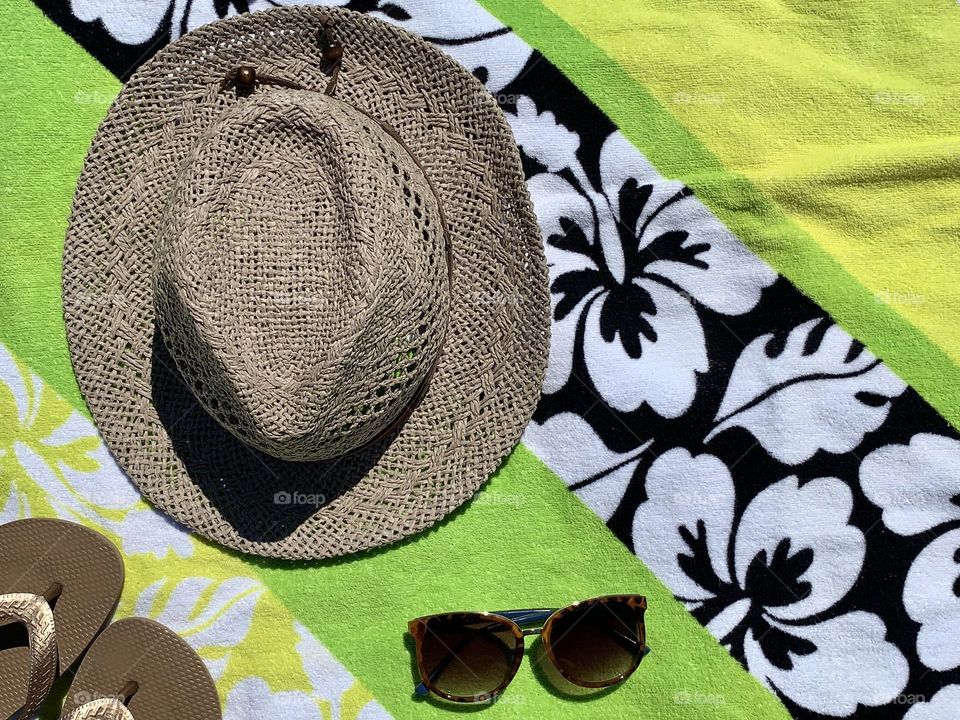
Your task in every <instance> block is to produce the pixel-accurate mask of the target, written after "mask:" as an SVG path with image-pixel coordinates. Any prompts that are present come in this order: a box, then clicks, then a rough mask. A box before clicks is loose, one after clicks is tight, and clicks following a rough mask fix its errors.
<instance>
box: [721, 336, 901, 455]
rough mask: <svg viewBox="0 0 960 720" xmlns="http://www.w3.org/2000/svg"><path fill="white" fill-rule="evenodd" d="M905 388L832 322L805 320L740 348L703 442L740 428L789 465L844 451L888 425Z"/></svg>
mask: <svg viewBox="0 0 960 720" xmlns="http://www.w3.org/2000/svg"><path fill="white" fill-rule="evenodd" d="M906 389H907V386H906V383H904V382H903V380H901V379H900V378H899V377H897V375H896V374H894V372H893V371H892V370H890V368H888V367H887V366H886V365H884V364H883V363H882V362H880V360H879V359H878V358H876V357H875V356H874V355H873V354H871V353H870V352H869V351H868V350H866V348H864V346H863V345H862V344H861V343H859V342H857V341H856V340H854V339H853V338H852V337H850V335H848V334H847V332H846V331H844V330H843V328H841V327H839V326H838V325H835V324H833V322H832V321H831V320H830V319H829V318H819V319H813V320H808V321H807V322H805V323H801V324H800V325H797V326H796V327H795V328H793V329H792V330H791V331H790V332H789V334H787V335H786V336H785V337H778V336H776V335H774V334H772V333H771V334H766V335H761V336H760V337H758V338H756V339H755V340H753V341H752V342H751V343H750V344H749V345H747V346H746V347H745V348H744V349H743V352H742V353H741V354H740V357H739V358H737V362H736V364H735V365H734V368H733V373H732V374H731V375H730V381H729V383H728V384H727V390H726V393H724V396H723V401H722V402H721V403H720V408H719V409H718V410H717V415H716V418H715V419H714V422H715V425H714V427H713V429H712V430H711V431H710V432H709V433H708V435H707V437H706V438H705V440H704V442H710V440H711V439H713V438H714V437H716V436H717V435H719V434H720V433H722V432H723V431H724V430H727V429H728V428H731V427H743V428H746V429H747V430H749V431H750V433H751V434H753V436H754V437H755V438H757V442H759V443H760V444H761V445H763V448H764V449H765V450H766V451H767V452H768V453H770V454H771V455H772V456H773V457H775V458H776V459H777V460H779V461H780V462H782V463H784V464H787V465H796V464H798V463H802V462H805V461H807V460H809V459H810V458H811V457H813V456H814V455H815V454H816V453H817V451H818V450H826V451H828V452H832V453H835V454H840V453H846V452H849V451H851V450H853V449H854V448H855V447H857V446H858V445H860V443H861V442H863V438H864V436H865V435H866V434H867V433H868V432H872V431H874V430H876V429H877V428H879V427H880V426H881V425H883V423H884V422H885V421H886V419H887V415H888V414H889V412H890V404H891V402H892V399H893V398H895V397H898V396H899V395H901V394H902V393H903V391H904V390H906Z"/></svg>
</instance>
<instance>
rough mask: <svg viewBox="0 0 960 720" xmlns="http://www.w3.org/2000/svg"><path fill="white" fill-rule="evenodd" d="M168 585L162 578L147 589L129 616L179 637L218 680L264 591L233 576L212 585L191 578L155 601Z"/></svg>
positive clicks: (249, 580) (207, 580)
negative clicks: (152, 622)
mask: <svg viewBox="0 0 960 720" xmlns="http://www.w3.org/2000/svg"><path fill="white" fill-rule="evenodd" d="M168 585H169V583H168V581H167V580H166V579H163V580H158V581H157V582H155V583H153V584H152V585H150V586H149V587H147V588H146V589H145V590H144V591H143V592H142V593H141V594H140V597H138V598H137V602H136V606H135V607H134V614H135V615H140V616H143V617H150V618H153V619H154V620H156V621H157V622H159V623H161V624H163V625H165V626H167V627H168V628H170V629H171V630H173V631H174V632H176V633H177V634H179V635H180V636H181V637H183V639H184V640H186V641H187V642H188V643H190V646H191V647H192V648H193V649H194V650H196V651H197V653H198V654H199V655H200V657H202V658H203V660H204V662H205V663H206V664H207V669H208V670H209V671H210V674H211V675H212V676H213V678H214V679H215V680H216V679H218V678H220V676H221V675H223V673H224V670H226V667H227V664H228V662H229V660H230V654H231V653H232V652H233V649H234V648H235V647H236V646H237V645H239V644H240V643H241V642H243V639H244V638H245V637H246V636H247V633H248V632H249V631H250V624H251V622H252V620H253V612H254V610H255V609H256V606H257V603H258V602H259V600H260V597H261V596H262V595H263V593H264V590H265V588H264V587H263V585H262V584H261V583H260V582H258V581H257V580H254V579H253V578H246V577H233V578H229V579H227V580H224V581H223V582H220V583H217V584H216V585H215V586H214V580H213V579H212V578H207V577H191V578H186V579H184V580H182V581H180V582H179V583H177V584H176V585H175V586H174V587H173V588H172V590H170V593H169V596H167V597H166V599H165V600H164V601H163V602H157V598H158V596H159V595H161V593H163V592H164V591H165V590H166V589H167V586H168ZM211 588H212V593H211V592H210V591H211Z"/></svg>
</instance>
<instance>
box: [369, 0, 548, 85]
mask: <svg viewBox="0 0 960 720" xmlns="http://www.w3.org/2000/svg"><path fill="white" fill-rule="evenodd" d="M351 7H354V8H355V9H357V10H361V11H365V12H370V13H371V14H372V15H374V16H376V17H379V18H380V19H381V20H386V21H388V22H392V23H394V24H396V25H399V26H400V27H402V28H404V29H406V30H410V31H411V32H414V33H416V34H417V35H420V36H421V37H422V38H423V39H424V40H426V41H427V42H430V43H433V44H434V45H437V46H438V47H439V48H440V49H441V50H443V51H444V52H445V53H447V54H448V55H450V56H451V57H453V58H454V59H455V60H456V61H457V62H459V63H460V64H461V65H463V66H464V67H466V68H467V69H468V70H470V72H472V73H473V74H474V75H475V76H476V77H477V78H478V79H479V80H480V81H481V82H483V83H484V84H485V85H486V86H487V89H488V90H490V92H492V93H499V92H500V91H501V90H502V89H503V88H504V87H506V86H507V85H509V84H510V83H511V82H513V80H514V79H516V77H517V76H518V75H519V74H520V72H521V71H522V70H523V68H524V66H525V65H526V64H527V61H528V60H529V58H530V55H531V54H532V52H533V48H531V47H530V46H529V45H527V43H525V42H524V41H523V40H522V39H521V38H520V37H518V36H517V35H516V34H514V33H513V32H511V31H510V28H508V27H505V26H504V25H503V23H501V22H500V21H499V20H497V18H495V17H494V16H493V15H491V14H490V13H489V12H487V11H486V10H485V9H484V8H483V6H482V5H480V4H479V3H477V2H475V1H474V0H444V2H431V1H430V0H366V2H362V3H359V4H358V3H354V4H352V5H351Z"/></svg>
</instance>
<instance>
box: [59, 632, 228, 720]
mask: <svg viewBox="0 0 960 720" xmlns="http://www.w3.org/2000/svg"><path fill="white" fill-rule="evenodd" d="M129 688H135V689H136V690H135V692H134V693H133V696H132V697H131V698H130V700H129V703H128V705H127V708H128V709H129V710H130V714H131V715H133V717H134V718H136V720H184V718H190V720H221V713H220V699H219V697H218V696H217V689H216V686H214V684H213V679H212V678H211V677H210V673H209V672H208V671H207V668H206V666H205V665H204V664H203V660H201V659H200V657H199V656H198V655H197V654H196V653H195V652H194V651H193V648H191V647H190V646H189V645H187V643H186V642H184V641H183V639H181V638H180V636H179V635H177V634H176V633H174V632H172V631H171V630H168V629H167V628H165V627H164V626H163V625H161V624H159V623H157V622H154V621H153V620H146V619H144V618H128V619H125V620H118V621H117V622H115V623H114V624H113V625H111V626H110V627H108V628H107V629H106V630H104V631H103V633H102V634H101V635H100V637H98V638H97V640H96V642H94V644H93V645H92V646H91V647H90V650H89V651H88V652H87V655H86V657H85V658H84V660H83V663H82V664H81V665H80V669H79V670H78V671H77V676H76V678H74V681H73V684H72V685H71V686H70V690H69V691H68V692H67V698H66V702H65V703H64V706H63V714H64V715H66V714H68V713H70V712H72V711H73V710H76V709H77V708H78V707H80V706H82V705H84V704H85V703H88V702H93V701H94V700H99V699H102V698H116V697H120V695H121V694H125V693H124V690H125V689H129Z"/></svg>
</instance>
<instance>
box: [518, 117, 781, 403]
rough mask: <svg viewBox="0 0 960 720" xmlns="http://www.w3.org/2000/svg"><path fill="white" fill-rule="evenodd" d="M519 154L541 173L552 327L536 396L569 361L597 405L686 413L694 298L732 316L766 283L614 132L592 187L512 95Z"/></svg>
mask: <svg viewBox="0 0 960 720" xmlns="http://www.w3.org/2000/svg"><path fill="white" fill-rule="evenodd" d="M511 124H512V125H513V128H514V131H515V133H516V135H517V140H518V143H519V144H520V146H521V147H522V149H523V151H524V153H525V154H526V155H527V156H528V157H530V158H532V159H533V160H535V161H537V162H538V163H540V164H541V165H542V166H543V167H545V168H546V169H547V170H548V171H550V172H544V173H541V174H538V175H535V176H533V177H532V178H530V180H529V181H528V187H529V188H530V192H531V195H532V196H533V201H534V205H535V207H536V211H537V217H538V218H539V220H540V229H541V232H542V234H543V237H544V239H545V241H546V252H547V263H548V265H549V268H550V280H551V293H552V311H553V331H552V338H551V352H550V363H549V368H548V370H547V378H546V382H545V385H544V391H545V392H546V393H548V394H549V393H553V392H557V391H558V390H560V389H561V388H562V387H563V386H564V385H565V384H566V383H567V381H568V379H569V377H570V374H571V370H572V368H573V367H574V364H575V362H576V360H577V358H578V357H580V358H582V360H583V362H585V364H586V368H587V372H588V374H589V379H590V381H591V383H592V384H593V386H594V388H595V389H596V390H597V392H598V393H599V394H600V396H601V397H602V398H603V399H604V401H606V403H607V404H608V405H609V406H610V407H612V408H615V409H616V410H620V411H623V412H630V411H633V410H636V409H637V408H639V407H640V406H641V405H643V404H645V403H646V404H649V406H650V407H651V408H652V409H653V410H654V411H655V412H657V413H658V414H660V415H661V416H663V417H666V418H676V417H679V416H680V415H682V414H683V413H684V412H685V411H686V410H688V409H689V408H690V406H691V404H692V402H693V399H694V396H695V395H696V390H697V375H698V374H702V373H705V372H706V371H707V370H708V359H707V351H706V344H705V338H704V332H703V327H702V325H701V322H700V318H699V316H698V311H697V307H696V306H697V305H698V304H700V305H703V306H705V307H708V308H710V309H711V310H714V311H716V312H720V313H725V314H732V315H739V314H742V313H746V312H748V311H749V310H751V309H752V308H753V307H754V306H755V305H756V304H757V302H758V301H759V299H760V294H761V292H762V290H763V288H765V287H767V286H769V285H771V284H772V283H773V282H774V281H775V280H776V277H777V276H776V273H774V272H773V270H771V269H770V268H769V267H768V266H767V265H766V264H765V263H763V261H761V260H760V259H759V258H757V256H755V255H753V254H752V253H751V252H750V251H749V250H747V249H746V248H745V247H744V246H743V245H742V244H741V243H740V242H739V241H738V240H737V239H736V238H734V237H733V236H732V235H731V234H730V233H729V232H728V231H727V230H726V229H725V228H724V227H723V225H722V224H721V223H720V222H719V221H718V220H717V219H716V218H715V217H713V216H712V215H711V214H710V212H709V211H708V210H707V209H706V208H705V207H704V206H703V205H702V204H701V203H699V202H698V201H697V200H695V199H694V198H693V194H692V192H691V191H690V190H689V189H688V188H686V187H685V186H683V185H682V184H681V183H677V182H670V181H667V180H664V179H663V178H662V177H661V176H660V175H659V174H658V173H657V172H656V171H655V170H654V169H653V167H652V166H651V165H650V164H649V163H648V162H647V161H646V160H645V159H644V158H643V157H642V156H641V155H640V153H639V152H638V151H637V150H636V149H635V148H634V147H633V146H632V145H631V144H630V143H629V142H628V141H627V140H626V139H625V138H624V137H623V136H622V135H621V134H620V133H619V132H615V133H613V134H611V135H610V136H609V137H608V138H607V139H606V141H605V142H604V145H603V148H602V150H601V152H600V161H599V171H600V184H601V187H600V189H599V190H597V189H595V188H594V186H593V184H592V182H591V180H590V178H589V177H588V175H587V173H586V171H585V170H584V168H583V165H582V164H581V162H580V160H579V159H578V157H577V151H576V148H575V147H574V143H573V140H572V138H575V137H576V136H575V135H573V134H572V133H570V131H568V130H566V129H565V128H563V127H562V126H561V125H558V124H557V123H556V122H555V120H554V118H553V116H552V114H550V113H541V114H537V113H536V111H535V108H534V107H533V105H532V101H530V100H529V99H525V98H520V99H519V100H518V102H517V115H516V116H515V117H514V118H513V119H512V121H511Z"/></svg>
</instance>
